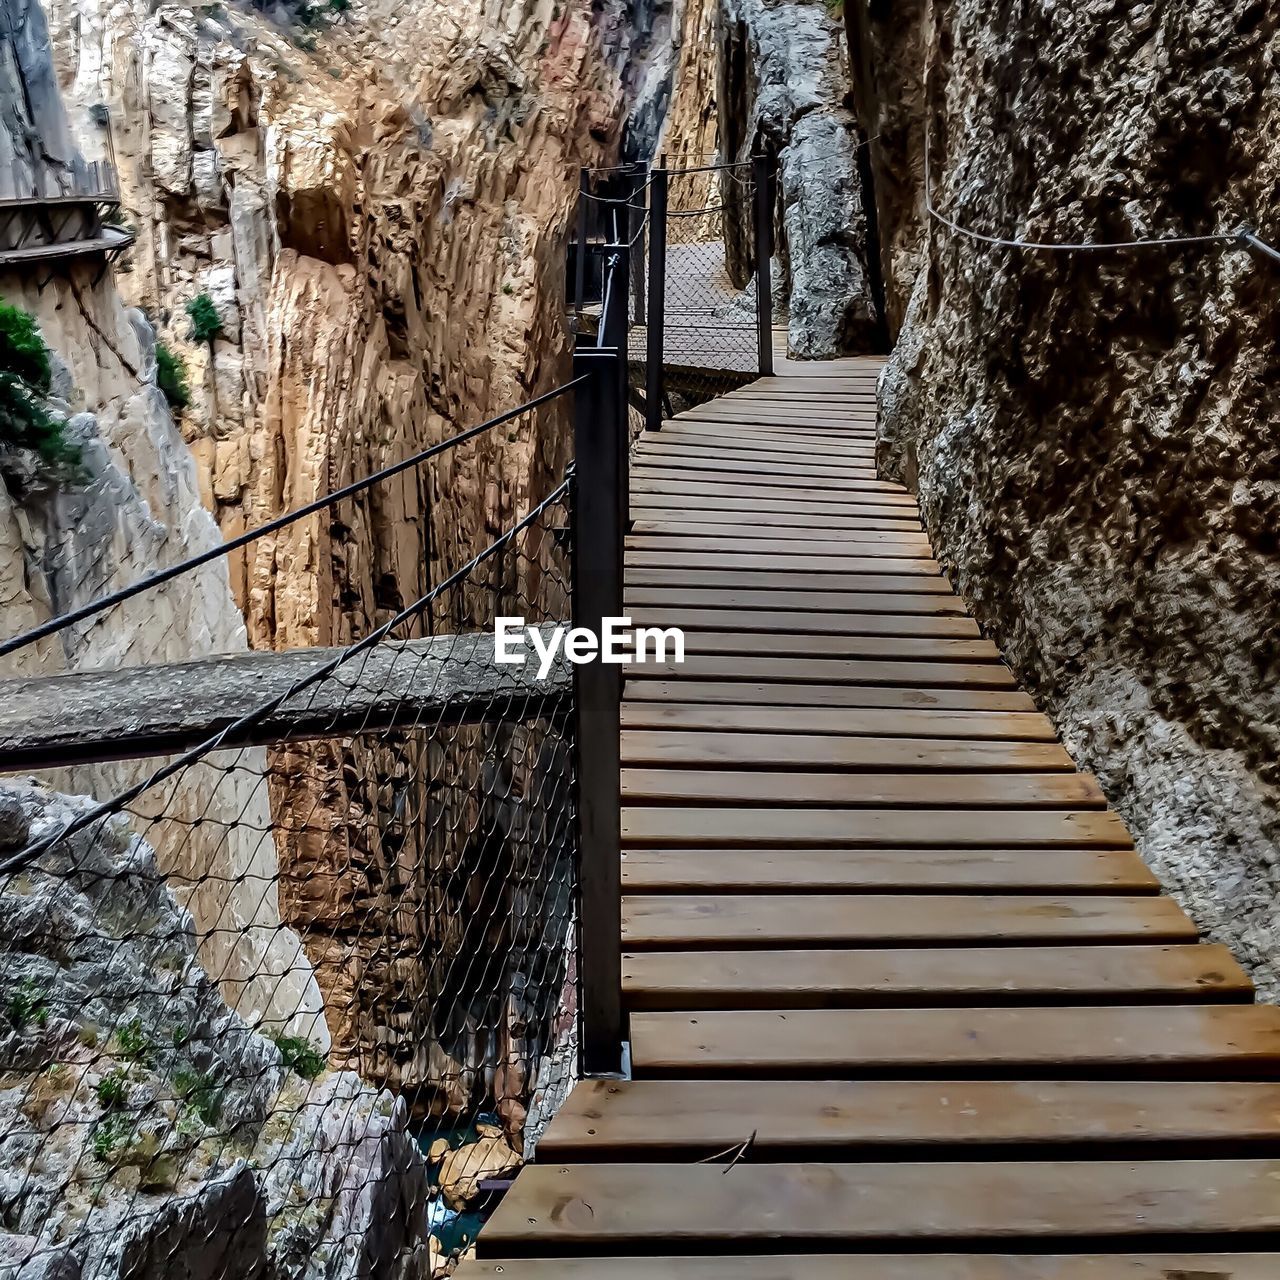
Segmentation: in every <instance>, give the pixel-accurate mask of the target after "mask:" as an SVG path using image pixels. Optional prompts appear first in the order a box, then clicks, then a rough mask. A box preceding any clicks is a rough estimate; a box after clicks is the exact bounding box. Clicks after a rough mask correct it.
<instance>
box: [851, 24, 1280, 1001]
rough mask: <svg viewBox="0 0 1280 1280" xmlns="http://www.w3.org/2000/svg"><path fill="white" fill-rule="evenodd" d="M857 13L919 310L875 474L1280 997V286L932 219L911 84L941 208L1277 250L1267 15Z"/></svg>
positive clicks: (1151, 842)
mask: <svg viewBox="0 0 1280 1280" xmlns="http://www.w3.org/2000/svg"><path fill="white" fill-rule="evenodd" d="M856 9H857V13H856V14H855V15H854V22H853V25H854V26H855V27H856V28H857V29H858V31H859V32H860V33H861V35H860V38H861V40H862V54H861V60H862V61H863V62H864V63H866V62H870V63H871V64H873V65H874V66H876V67H877V68H878V73H877V74H878V79H877V81H876V83H875V84H874V85H873V86H871V89H870V90H869V92H868V95H867V98H866V100H865V102H864V109H867V104H869V115H868V118H867V120H866V121H865V124H866V127H867V128H868V129H869V130H870V129H874V128H875V127H876V125H877V122H884V121H888V122H889V123H890V124H891V126H892V127H893V129H894V130H895V134H894V138H893V141H894V146H893V147H891V148H890V149H887V150H885V151H884V152H883V153H882V154H881V155H880V156H879V157H878V161H877V164H878V168H879V169H881V170H883V169H885V168H893V167H897V172H898V173H899V175H900V183H899V185H898V186H897V187H894V188H890V187H888V186H883V185H882V186H880V187H878V191H879V193H880V195H881V196H882V201H883V202H882V204H881V207H880V221H881V226H882V229H883V228H885V227H886V226H887V227H888V228H889V230H888V232H887V236H886V244H887V245H889V246H891V247H890V249H889V250H888V251H887V253H886V258H885V261H886V262H887V264H888V269H889V275H890V278H889V281H888V282H887V283H888V293H889V296H890V297H891V298H892V299H894V300H895V302H894V306H895V308H897V309H899V310H900V311H901V313H902V315H903V320H902V324H901V336H900V338H899V342H898V345H897V348H896V350H895V352H894V355H893V358H892V360H891V362H890V366H889V368H888V370H887V372H886V375H885V379H884V383H883V389H882V399H883V412H884V425H883V437H882V439H881V442H880V458H881V463H882V465H883V466H884V467H885V468H886V469H887V471H888V472H889V474H894V475H899V476H901V477H903V478H904V479H906V480H907V481H908V483H910V484H912V485H913V486H915V487H917V488H918V490H919V493H920V497H921V502H922V506H923V509H924V511H925V515H926V519H927V521H928V524H929V528H930V532H931V534H932V536H933V538H934V541H935V546H936V547H937V549H938V552H939V555H940V557H941V558H943V559H944V560H945V562H946V563H947V565H948V567H949V569H950V570H951V572H952V574H953V575H954V577H955V580H956V581H957V583H958V585H959V586H960V588H961V589H962V590H963V591H964V593H965V595H966V596H967V598H968V599H969V601H970V602H971V604H972V605H973V607H974V609H975V612H976V613H977V615H978V617H979V619H980V620H981V621H982V623H983V625H984V626H985V627H986V628H987V630H988V631H989V633H990V634H991V635H992V636H993V637H994V638H995V639H996V640H997V641H998V642H999V643H1000V645H1001V646H1002V647H1003V649H1004V651H1005V652H1006V654H1007V655H1008V657H1009V658H1010V660H1011V662H1012V663H1013V664H1014V666H1015V667H1016V668H1017V669H1018V671H1019V672H1020V673H1021V674H1022V676H1023V677H1024V678H1025V679H1026V680H1027V681H1028V682H1029V683H1030V685H1031V687H1032V688H1033V689H1034V690H1035V691H1036V693H1037V694H1038V695H1039V697H1040V698H1041V699H1042V700H1043V702H1044V703H1046V704H1047V706H1048V707H1049V709H1050V710H1051V712H1052V713H1053V715H1054V717H1055V719H1056V721H1057V723H1058V725H1059V727H1060V728H1061V730H1062V731H1063V733H1064V736H1065V738H1066V740H1067V742H1068V744H1069V745H1070V746H1071V748H1072V749H1073V750H1074V751H1075V752H1076V754H1077V756H1078V758H1079V759H1080V761H1081V763H1082V764H1084V765H1085V766H1087V767H1090V768H1092V769H1094V770H1095V771H1096V772H1097V773H1098V775H1099V777H1100V779H1101V780H1102V782H1103V784H1104V786H1105V788H1106V790H1107V794H1108V796H1109V798H1110V799H1111V800H1112V801H1113V802H1114V803H1115V804H1116V805H1117V807H1118V808H1119V809H1120V811H1121V812H1122V813H1123V815H1124V817H1125V818H1126V819H1127V820H1128V822H1129V823H1130V825H1131V827H1132V829H1133V831H1134V833H1135V835H1136V836H1137V838H1138V841H1139V843H1140V846H1141V849H1142V852H1143V853H1144V855H1145V856H1146V857H1147V859H1148V860H1149V861H1150V862H1151V863H1152V864H1153V865H1154V866H1155V867H1156V869H1157V870H1158V871H1159V873H1160V874H1161V876H1162V877H1163V878H1164V880H1165V881H1166V883H1167V884H1168V885H1169V886H1170V887H1171V888H1173V889H1174V890H1175V891H1176V892H1177V893H1179V894H1180V895H1181V897H1182V898H1183V900H1184V901H1185V902H1187V903H1188V905H1189V906H1190V907H1191V909H1192V911H1193V913H1194V914H1195V916H1196V917H1197V918H1198V919H1199V921H1200V922H1201V923H1202V924H1203V925H1204V926H1206V927H1207V929H1208V931H1209V932H1210V933H1211V934H1212V935H1213V936H1215V937H1217V938H1220V939H1223V940H1225V941H1228V942H1230V943H1231V944H1232V945H1233V946H1235V947H1236V949H1237V951H1238V952H1239V954H1240V955H1241V956H1242V957H1243V958H1244V959H1245V960H1246V961H1247V962H1248V963H1249V964H1250V966H1251V967H1252V970H1253V972H1254V975H1255V976H1256V978H1257V979H1258V980H1259V982H1260V984H1261V986H1262V988H1263V990H1264V991H1265V992H1266V993H1267V994H1268V995H1269V996H1271V997H1273V998H1274V997H1276V996H1277V995H1280V959H1278V957H1280V947H1278V945H1277V943H1278V942H1280V921H1278V919H1277V906H1276V903H1277V897H1278V895H1280V873H1278V872H1277V866H1276V850H1277V841H1278V839H1280V792H1278V791H1277V783H1280V775H1278V774H1277V771H1276V760H1277V756H1278V754H1280V668H1278V666H1277V664H1278V663H1280V635H1278V634H1277V618H1278V617H1280V610H1278V608H1277V605H1278V604H1280V554H1278V552H1277V544H1276V537H1275V531H1276V529H1277V527H1280V484H1278V482H1277V477H1278V476H1280V430H1278V428H1280V405H1278V403H1277V399H1276V394H1275V388H1276V385H1277V379H1278V375H1280V355H1278V354H1277V347H1276V342H1275V334H1276V326H1277V319H1278V318H1280V276H1277V273H1276V270H1275V268H1274V266H1273V265H1272V264H1270V263H1268V262H1265V261H1261V260H1258V259H1256V258H1253V257H1251V256H1250V255H1249V254H1247V253H1246V252H1243V251H1241V250H1239V249H1236V248H1224V247H1222V246H1218V245H1213V246H1197V247H1189V248H1182V249H1179V248H1174V247H1162V248H1153V249H1145V250H1141V251H1127V252H1115V253H1074V254H1073V253H1048V252H1031V251H1019V250H1009V249H1002V248H996V247H992V246H989V245H981V244H977V243H974V242H973V241H971V240H967V239H965V238H963V237H958V236H956V235H954V234H953V233H951V232H948V231H946V230H944V229H943V228H941V227H939V226H937V225H930V226H928V227H925V226H924V225H923V224H922V222H921V219H920V217H919V210H920V206H921V197H922V192H921V190H920V186H919V181H920V176H921V170H920V165H919V163H918V156H919V153H918V151H917V150H915V149H914V147H915V146H916V145H917V144H914V143H904V141H903V134H904V133H909V132H910V129H909V127H908V125H907V122H906V113H907V109H908V104H910V103H911V102H912V101H914V100H916V99H915V96H914V95H915V91H914V90H912V89H911V87H910V86H911V85H912V84H916V85H921V86H923V91H922V93H921V94H920V96H919V101H921V102H922V103H923V106H924V113H923V123H921V122H917V124H916V125H915V126H914V128H915V129H917V130H920V131H921V132H920V134H919V135H918V136H920V137H923V126H927V130H928V137H929V145H930V158H931V168H932V173H933V178H934V183H935V191H934V199H935V202H936V204H937V205H938V207H939V208H940V209H942V210H944V211H945V212H946V213H947V214H948V215H949V216H950V217H953V218H955V219H958V220H959V221H961V222H963V223H965V224H967V225H969V226H971V227H972V228H974V229H976V230H978V231H980V232H983V233H986V234H994V235H1002V236H1016V237H1021V238H1024V239H1034V240H1042V241H1065V242H1077V241H1082V240H1089V241H1098V240H1131V239H1135V238H1141V237H1146V236H1174V235H1183V234H1203V233H1214V232H1228V233H1229V232H1231V231H1233V230H1234V229H1235V228H1237V227H1239V226H1240V225H1241V224H1242V223H1249V224H1252V225H1254V226H1257V227H1259V228H1260V230H1261V232H1262V234H1263V235H1264V236H1265V237H1266V238H1268V239H1270V240H1271V241H1272V242H1276V241H1277V240H1280V221H1278V220H1277V217H1276V214H1275V206H1274V198H1273V196H1274V192H1275V190H1276V185H1277V182H1278V181H1280V144H1278V143H1277V138H1278V137H1280V132H1278V130H1277V125H1280V81H1278V80H1277V78H1276V75H1275V67H1276V65H1277V59H1278V58H1280V35H1278V34H1277V24H1278V22H1280V18H1278V17H1277V14H1276V12H1275V11H1274V10H1273V9H1270V8H1268V7H1266V6H1263V5H1256V4H1252V3H1248V2H1247V0H1229V2H1228V3H1226V4H1225V5H1208V4H1204V3H1201V2H1200V0H1170V2H1169V3H1167V4H1164V5H1140V6H1136V7H1135V6H1132V5H1128V4H1122V3H1119V0H1100V2H1099V3H1096V4H1090V5H1069V6H1040V7H1032V8H1028V7H1027V6H1024V5H1017V4H1012V3H1008V2H1007V0H997V2H996V3H982V4H979V3H976V2H974V0H951V2H950V3H946V4H943V3H938V2H933V3H923V4H921V5H919V6H916V7H914V8H913V9H912V14H911V16H912V18H913V23H912V24H911V26H910V29H909V30H904V29H902V27H901V26H900V25H898V24H899V23H900V20H901V18H902V15H900V14H899V12H898V9H897V6H894V11H893V13H892V14H889V13H888V12H887V10H888V6H886V5H881V4H878V3H875V2H874V0H859V3H858V4H857V6H856ZM904 146H905V147H906V151H905V152H904ZM904 154H908V155H910V156H912V157H916V158H915V159H912V160H911V161H910V163H909V164H907V165H905V166H904V165H902V164H901V160H902V156H903V155H904ZM916 261H919V262H920V264H921V265H920V269H919V271H918V272H916V273H914V275H913V273H912V268H913V264H914V263H915V262H916ZM907 298H909V299H910V301H909V303H908V304H905V305H904V301H903V300H904V299H907Z"/></svg>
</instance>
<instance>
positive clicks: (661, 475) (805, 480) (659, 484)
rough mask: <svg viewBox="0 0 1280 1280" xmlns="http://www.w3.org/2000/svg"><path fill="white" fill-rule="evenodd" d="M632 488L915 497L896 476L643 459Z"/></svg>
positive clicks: (763, 495)
mask: <svg viewBox="0 0 1280 1280" xmlns="http://www.w3.org/2000/svg"><path fill="white" fill-rule="evenodd" d="M631 492H632V493H633V494H634V495H636V496H637V497H639V496H640V495H642V494H679V495H681V496H685V497H693V498H697V499H698V500H699V501H701V500H702V498H703V497H704V496H705V497H715V496H720V497H726V498H752V499H759V500H761V501H763V502H769V501H772V500H775V499H782V500H784V501H789V502H804V503H808V504H811V505H812V504H817V505H822V504H824V503H825V504H827V505H830V504H831V503H832V502H835V503H837V504H838V503H839V500H840V499H841V498H842V497H844V495H845V494H851V495H857V496H860V497H867V496H869V495H873V496H874V498H875V501H877V502H880V503H883V504H885V505H890V506H892V505H898V506H910V507H912V508H914V507H915V498H914V497H913V496H912V495H911V494H910V493H908V492H907V490H905V489H903V488H902V486H901V485H899V484H898V483H897V482H896V481H893V480H878V479H876V478H875V477H874V476H873V475H870V474H867V475H863V476H853V477H849V478H845V477H843V476H804V475H798V476H792V475H790V474H789V473H787V472H778V473H777V474H775V475H772V476H769V477H767V482H766V480H765V478H762V477H761V476H758V475H753V474H750V473H745V472H743V473H735V472H730V471H713V470H709V469H706V468H694V469H682V468H680V467H658V466H654V465H652V464H645V463H638V464H637V465H636V466H635V467H633V468H632V471H631Z"/></svg>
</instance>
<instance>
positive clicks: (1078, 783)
mask: <svg viewBox="0 0 1280 1280" xmlns="http://www.w3.org/2000/svg"><path fill="white" fill-rule="evenodd" d="M869 741H872V740H869ZM774 763H775V765H780V766H785V765H786V763H787V762H786V761H775V762H774ZM622 796H623V799H624V800H626V801H630V802H632V803H635V804H682V803H685V802H688V803H690V804H699V805H718V804H724V805H734V806H748V805H757V804H763V805H777V806H779V807H781V808H787V809H795V808H800V807H806V806H809V805H827V806H836V805H839V806H840V807H842V808H846V809H850V810H853V809H862V808H867V809H892V808H902V807H906V808H920V809H928V808H946V809H1003V808H1010V807H1016V808H1027V809H1103V808H1105V807H1106V803H1107V801H1106V797H1105V796H1104V795H1103V794H1102V788H1101V787H1099V786H1098V784H1097V782H1096V781H1095V780H1094V778H1093V777H1092V776H1091V775H1090V774H1086V773H1076V772H1074V771H1071V772H1065V773H1013V772H990V773H987V772H972V773H971V772H943V771H942V770H941V769H938V770H932V769H931V770H929V771H927V772H922V771H920V770H919V768H918V767H917V769H916V770H914V771H911V772H902V773H897V772H895V773H879V772H878V773H872V772H860V771H844V772H839V773H833V772H827V771H822V772H819V771H816V770H809V769H804V768H794V767H793V768H790V769H788V768H786V767H775V768H773V769H764V768H760V769H730V768H713V767H710V766H706V767H703V768H675V769H665V768H642V767H631V768H627V769H623V771H622ZM853 820H854V821H856V815H853Z"/></svg>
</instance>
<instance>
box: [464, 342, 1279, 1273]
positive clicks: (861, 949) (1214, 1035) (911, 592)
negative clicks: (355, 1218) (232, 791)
mask: <svg viewBox="0 0 1280 1280" xmlns="http://www.w3.org/2000/svg"><path fill="white" fill-rule="evenodd" d="M877 371H878V364H877V362H876V361H872V360H846V361H838V362H834V363H832V364H828V365H823V366H817V367H811V366H800V367H798V368H796V367H794V366H785V367H784V369H783V370H782V373H783V376H780V377H777V378H773V379H768V380H763V381H760V382H757V383H755V384H753V385H752V386H751V387H749V388H747V389H746V390H744V391H741V392H736V393H734V394H731V395H728V396H726V397H724V398H722V399H720V400H718V401H715V402H713V403H711V404H708V405H704V406H702V407H700V408H698V409H696V410H693V411H691V412H689V413H685V414H682V415H681V416H680V417H679V418H678V419H676V420H675V421H673V422H671V423H669V424H668V425H667V426H666V427H665V429H664V430H663V431H662V432H661V433H660V434H657V435H654V436H652V437H647V438H646V439H644V440H643V442H642V443H641V445H640V447H639V454H638V457H637V459H636V461H635V464H634V466H633V470H632V492H633V512H632V514H633V516H634V532H633V534H632V536H631V537H630V538H629V539H628V543H627V560H626V564H627V604H628V608H629V611H630V612H632V613H633V615H634V616H635V617H636V618H637V619H638V620H639V621H642V622H644V623H646V624H652V623H661V624H666V625H670V624H678V625H681V626H684V627H685V628H686V629H687V630H688V633H689V637H690V650H689V654H690V656H689V661H688V662H687V663H686V664H685V665H684V666H683V667H671V668H668V669H654V668H644V669H641V670H638V671H637V672H636V673H635V675H634V678H632V679H630V680H629V683H628V685H627V691H626V701H625V705H624V708H623V726H624V727H623V742H622V757H623V778H622V787H623V797H624V800H623V803H624V812H623V838H624V843H625V846H626V848H625V854H624V891H625V895H626V896H625V902H624V909H623V915H624V921H623V932H624V946H625V955H624V966H623V968H624V987H625V995H626V999H627V1002H628V1005H629V1008H630V1011H631V1055H632V1064H633V1073H634V1077H635V1078H634V1080H632V1081H629V1082H619V1081H589V1082H586V1083H583V1084H581V1085H579V1086H578V1088H577V1089H576V1090H575V1091H574V1093H573V1094H572V1096H571V1098H570V1099H569V1101H568V1103H567V1105H566V1106H565V1108H564V1110H563V1111H562V1112H561V1114H560V1115H559V1117H558V1118H557V1119H556V1120H555V1121H554V1122H553V1123H552V1125H551V1127H550V1129H549V1130H548V1132H547V1134H546V1136H545V1137H544V1139H543V1141H542V1144H541V1146H540V1147H539V1149H538V1157H537V1163H536V1164H535V1165H533V1166H531V1167H529V1168H527V1169H526V1170H525V1171H524V1172H522V1173H521V1174H520V1176H519V1177H518V1179H517V1180H516V1183H515V1185H514V1187H513V1188H512V1190H511V1191H510V1192H509V1193H508V1195H507V1196H506V1199H505V1200H504V1201H503V1203H502V1204H501V1206H500V1207H499V1209H498V1210H497V1212H496V1214H495V1215H494V1217H493V1219H492V1220H491V1221H490V1222H489V1223H488V1225H487V1226H486V1227H485V1228H484V1230H483V1231H482V1233H481V1235H480V1238H479V1254H480V1260H479V1261H477V1262H474V1263H471V1264H469V1265H468V1266H467V1267H465V1268H464V1269H463V1271H462V1273H461V1274H462V1275H463V1276H464V1277H468V1278H469V1280H478V1278H479V1277H497V1276H501V1277H502V1280H668V1278H670V1280H801V1278H803V1280H1277V1278H1280V1252H1277V1250H1278V1249H1280V1236H1277V1234H1276V1233H1277V1231H1280V1084H1277V1083H1274V1082H1275V1081H1276V1080H1277V1079H1278V1078H1280V1010H1277V1009H1275V1008H1272V1007H1266V1006H1258V1005H1255V1004H1253V1002H1252V1000H1253V994H1252V989H1251V986H1250V983H1249V981H1248V979H1247V978H1246V976H1245V974H1244V973H1243V972H1242V971H1241V969H1240V967H1239V965H1237V964H1236V962H1235V961H1234V959H1233V958H1232V957H1231V955H1230V954H1229V953H1228V952H1227V951H1226V950H1225V949H1224V948H1223V947H1221V946H1216V945H1209V944H1205V943H1200V942H1198V941H1197V937H1196V930H1195V928H1194V926H1193V925H1192V923H1191V921H1190V920H1189V919H1188V918H1187V916H1186V915H1185V914H1184V913H1183V912H1182V910H1181V909H1180V908H1179V907H1178V906H1177V905H1176V904H1175V903H1173V902H1172V901H1171V900H1170V899H1168V898H1167V897H1164V896H1162V895H1161V894H1160V892H1159V886H1158V885H1157V883H1156V881H1155V879H1154V878H1153V876H1152V874H1151V872H1150V871H1149V870H1147V868H1146V867H1145V866H1144V865H1143V863H1142V861H1141V860H1140V859H1139V857H1138V855H1137V854H1136V852H1135V851H1134V848H1133V845H1132V842H1131V840H1130V837H1129V835H1128V833H1127V831H1126V830H1125V828H1124V826H1123V824H1122V823H1121V822H1120V820H1119V819H1118V818H1117V817H1116V816H1115V815H1114V814H1113V813H1111V812H1110V811H1109V810H1108V809H1107V807H1106V803H1105V801H1104V799H1103V796H1102V794H1101V792H1100V791H1099V789H1098V786H1097V783H1096V782H1095V781H1094V779H1093V778H1091V777H1089V776H1088V775H1086V774H1083V773H1080V772H1079V771H1078V770H1076V769H1075V767H1074V765H1073V763H1072V761H1071V759H1070V758H1069V757H1068V755H1067V754H1066V752H1065V751H1064V749H1063V748H1062V746H1061V745H1060V744H1059V743H1058V741H1057V739H1056V737H1055V734H1054V732H1053V729H1052V727H1051V725H1050V724H1049V722H1048V721H1047V720H1046V719H1045V718H1044V717H1043V716H1041V715H1040V714H1039V713H1038V712H1037V711H1036V710H1035V707H1034V706H1033V705H1032V702H1031V700H1030V699H1029V698H1028V697H1027V696H1026V694H1024V693H1022V692H1021V691H1020V690H1019V689H1018V687H1017V685H1016V683H1015V681H1014V679H1013V677H1012V675H1011V674H1010V672H1009V671H1008V669H1007V668H1006V667H1005V666H1004V664H1003V663H1002V662H1001V659H1000V655H999V653H998V652H997V651H996V649H995V648H994V647H993V646H992V645H991V643H990V642H989V641H987V640H984V639H983V638H982V637H981V636H980V635H979V632H978V628H977V626H976V625H975V624H974V622H973V621H972V620H971V619H970V618H969V617H968V616H967V615H966V612H965V608H964V604H963V602H962V601H961V600H960V599H959V598H957V597H956V596H955V595H954V594H953V593H952V591H951V589H950V587H949V585H948V583H947V581H946V579H945V578H944V577H942V576H940V574H939V571H938V566H937V564H936V563H935V562H934V560H933V557H932V551H931V549H930V547H929V544H928V542H927V540H926V538H925V536H924V534H923V533H922V532H921V529H920V523H919V518H918V513H917V510H916V505H915V502H914V500H913V499H912V497H911V495H910V494H908V493H907V492H906V491H905V490H903V489H902V488H900V487H898V486H897V485H894V484H890V483H888V482H886V481H884V480H881V479H879V478H877V475H876V471H875V465H874V419H875V408H874V404H875V400H874V384H875V376H876V373H877Z"/></svg>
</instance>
